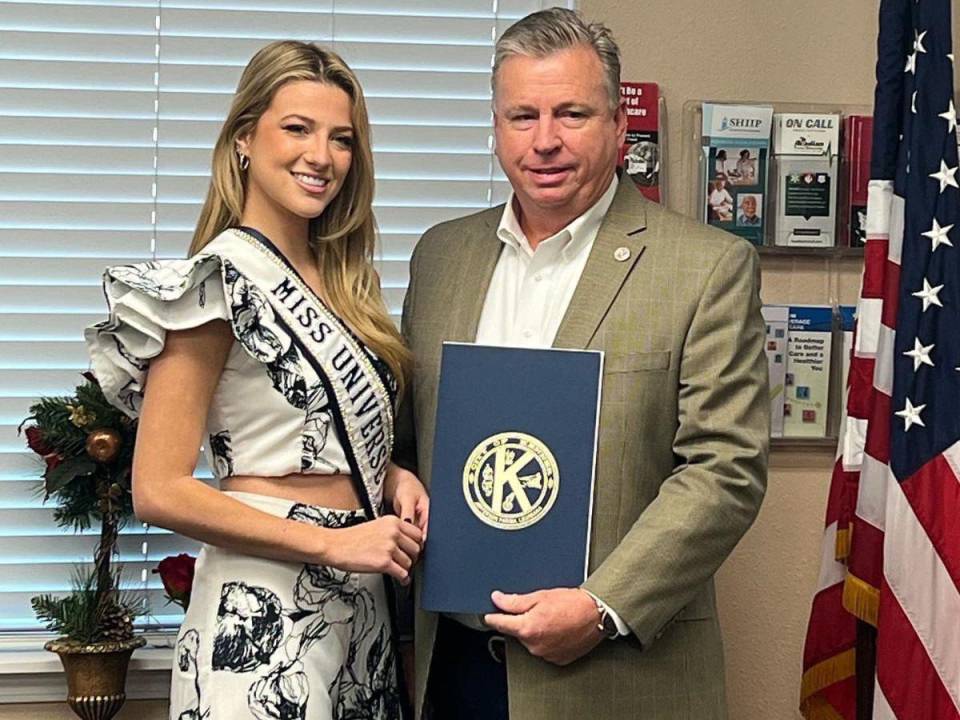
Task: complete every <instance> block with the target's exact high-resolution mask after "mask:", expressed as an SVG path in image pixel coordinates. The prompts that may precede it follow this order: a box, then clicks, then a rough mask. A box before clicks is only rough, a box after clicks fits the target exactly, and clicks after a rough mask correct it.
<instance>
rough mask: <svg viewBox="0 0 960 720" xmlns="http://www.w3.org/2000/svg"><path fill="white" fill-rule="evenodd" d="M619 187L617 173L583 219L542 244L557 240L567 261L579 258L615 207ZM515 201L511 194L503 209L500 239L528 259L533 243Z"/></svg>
mask: <svg viewBox="0 0 960 720" xmlns="http://www.w3.org/2000/svg"><path fill="white" fill-rule="evenodd" d="M618 183H619V180H618V178H617V175H616V173H614V175H613V178H612V179H611V180H610V185H609V186H608V187H607V189H606V192H604V193H603V195H601V196H600V199H599V200H597V202H595V203H594V204H593V205H591V206H590V207H589V208H588V209H587V211H586V212H584V213H583V214H582V215H580V216H579V217H576V218H574V219H573V220H572V221H571V222H570V223H569V224H568V225H567V226H566V227H564V228H562V229H561V230H559V231H558V232H556V233H554V234H553V235H551V236H550V237H548V238H546V239H544V240H542V241H541V242H542V243H546V242H551V241H553V240H557V241H558V243H559V244H560V245H562V246H563V250H562V253H563V258H564V260H567V259H569V258H571V257H573V256H574V255H576V254H577V252H578V251H579V250H581V249H582V248H583V246H584V244H586V243H589V242H590V240H591V239H592V238H593V237H594V236H595V235H596V234H597V230H598V228H599V227H600V223H602V222H603V218H604V216H605V215H606V214H607V211H608V210H609V209H610V205H611V204H613V198H614V196H615V195H616V194H617V186H618ZM515 197H516V196H515V195H514V193H513V191H512V190H511V191H510V197H509V198H508V199H507V204H506V205H505V206H504V208H503V215H501V216H500V224H499V225H498V226H497V237H498V238H500V240H501V241H503V242H504V243H505V244H507V245H512V246H513V247H514V248H516V249H517V250H519V251H520V252H522V253H523V254H525V255H528V256H529V255H533V250H532V249H531V248H530V242H529V241H528V240H527V236H526V235H525V234H524V232H523V229H522V228H521V227H520V220H519V219H518V218H517V213H516V211H515V210H514V207H513V203H514V200H515Z"/></svg>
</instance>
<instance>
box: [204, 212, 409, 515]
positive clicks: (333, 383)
mask: <svg viewBox="0 0 960 720" xmlns="http://www.w3.org/2000/svg"><path fill="white" fill-rule="evenodd" d="M258 235H259V234H258ZM238 241H239V242H238ZM203 252H205V253H212V254H216V255H218V256H220V257H221V258H223V259H225V260H226V261H228V262H229V263H231V264H232V265H233V266H234V267H235V268H236V270H237V272H239V273H240V274H241V275H243V276H244V277H245V278H246V279H247V280H249V281H250V282H251V283H252V284H253V285H254V286H256V287H255V290H256V291H258V293H259V294H260V295H262V300H263V301H265V302H266V304H267V305H268V306H269V307H270V309H272V311H273V314H274V319H275V321H276V323H277V325H278V326H279V327H280V329H281V330H283V331H285V332H286V333H287V334H288V335H289V336H290V339H291V341H292V342H293V344H295V345H296V347H297V348H298V349H299V350H300V353H301V355H302V357H303V360H304V363H303V364H304V365H305V366H306V367H304V368H303V369H304V371H307V370H312V371H313V372H314V373H315V374H316V376H317V380H318V381H319V382H321V383H323V385H324V387H325V389H326V391H327V397H328V398H330V399H331V401H330V403H329V404H330V410H331V414H332V416H333V419H334V422H335V423H336V424H337V427H338V429H339V431H340V437H341V440H342V441H343V442H344V443H345V447H344V453H345V455H346V457H347V461H348V462H349V463H350V467H351V470H352V471H353V473H352V474H353V476H354V480H355V482H356V480H357V479H359V481H360V482H359V483H357V490H358V492H359V494H360V498H361V500H362V501H363V504H364V509H365V510H366V512H367V515H368V517H371V518H373V517H377V516H378V515H379V514H380V505H381V501H382V497H383V479H384V476H385V475H386V467H387V462H388V461H389V459H390V450H391V448H392V447H393V420H394V418H393V404H392V400H391V396H390V392H389V391H388V388H387V385H386V384H385V381H384V378H382V377H381V376H380V374H379V373H378V372H377V369H376V368H375V367H374V365H373V363H372V362H371V360H370V357H369V356H368V355H367V353H366V352H365V350H364V348H363V347H362V346H361V344H360V341H359V340H357V338H356V337H354V335H353V334H352V333H351V332H350V330H349V329H348V328H347V327H346V326H345V325H344V324H343V322H342V321H341V320H340V318H338V317H337V316H336V315H335V314H334V313H333V312H332V311H331V310H330V309H329V308H328V307H327V306H326V305H325V304H324V303H323V301H322V300H320V298H319V297H317V295H316V294H315V293H314V292H313V290H312V289H311V288H310V287H309V286H308V285H307V283H306V282H304V280H303V279H302V278H301V277H300V275H299V274H298V273H297V272H296V270H295V269H294V268H293V267H292V266H291V265H290V264H289V262H288V261H287V259H286V258H285V257H284V256H283V255H282V253H280V251H279V250H278V249H277V248H276V247H275V246H274V245H273V244H272V243H270V241H269V240H267V239H266V238H265V237H263V236H255V235H254V234H252V233H250V232H247V231H246V230H245V229H244V230H240V229H237V228H231V229H230V230H229V231H228V232H226V233H223V234H221V235H220V236H218V237H217V238H216V239H215V240H213V241H212V242H211V243H210V244H209V245H207V246H206V247H205V248H204V249H203Z"/></svg>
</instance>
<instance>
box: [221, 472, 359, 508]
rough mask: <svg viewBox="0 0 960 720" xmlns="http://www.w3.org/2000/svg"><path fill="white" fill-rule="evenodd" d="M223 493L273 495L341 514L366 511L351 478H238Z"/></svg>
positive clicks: (223, 483)
mask: <svg viewBox="0 0 960 720" xmlns="http://www.w3.org/2000/svg"><path fill="white" fill-rule="evenodd" d="M220 489H221V490H230V491H233V492H247V493H255V494H257V495H269V496H270V497H278V498H283V499H284V500H293V501H294V502H299V503H304V504H306V505H319V506H320V507H326V508H334V509H337V510H356V509H357V508H360V507H362V504H361V502H360V498H359V497H358V496H357V491H356V489H355V488H354V485H353V480H352V478H351V477H350V476H349V475H303V474H301V473H293V474H291V475H284V476H282V477H256V476H253V475H234V476H232V477H228V478H224V479H223V480H221V481H220Z"/></svg>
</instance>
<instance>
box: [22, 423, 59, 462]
mask: <svg viewBox="0 0 960 720" xmlns="http://www.w3.org/2000/svg"><path fill="white" fill-rule="evenodd" d="M23 433H24V435H26V436H27V447H29V448H30V449H31V450H33V451H34V452H35V453H36V454H37V455H49V454H50V453H52V452H53V448H52V447H50V446H49V445H47V442H46V440H44V439H43V430H41V429H40V428H38V427H37V426H36V425H31V426H30V427H28V428H27V429H26V430H24V431H23Z"/></svg>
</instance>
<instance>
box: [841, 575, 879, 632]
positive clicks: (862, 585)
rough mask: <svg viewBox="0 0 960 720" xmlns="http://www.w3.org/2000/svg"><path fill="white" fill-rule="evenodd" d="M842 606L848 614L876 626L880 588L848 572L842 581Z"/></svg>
mask: <svg viewBox="0 0 960 720" xmlns="http://www.w3.org/2000/svg"><path fill="white" fill-rule="evenodd" d="M843 607H844V608H846V610H847V612H849V613H850V614H852V615H855V616H857V617H858V618H860V619H861V620H863V621H864V622H865V623H870V624H871V625H873V626H874V627H876V626H877V613H878V611H879V609H880V590H878V589H877V588H875V587H874V586H873V585H871V584H870V583H868V582H866V581H865V580H861V579H860V578H858V577H857V576H856V575H851V574H850V573H849V572H848V573H847V577H846V580H844V583H843Z"/></svg>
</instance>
